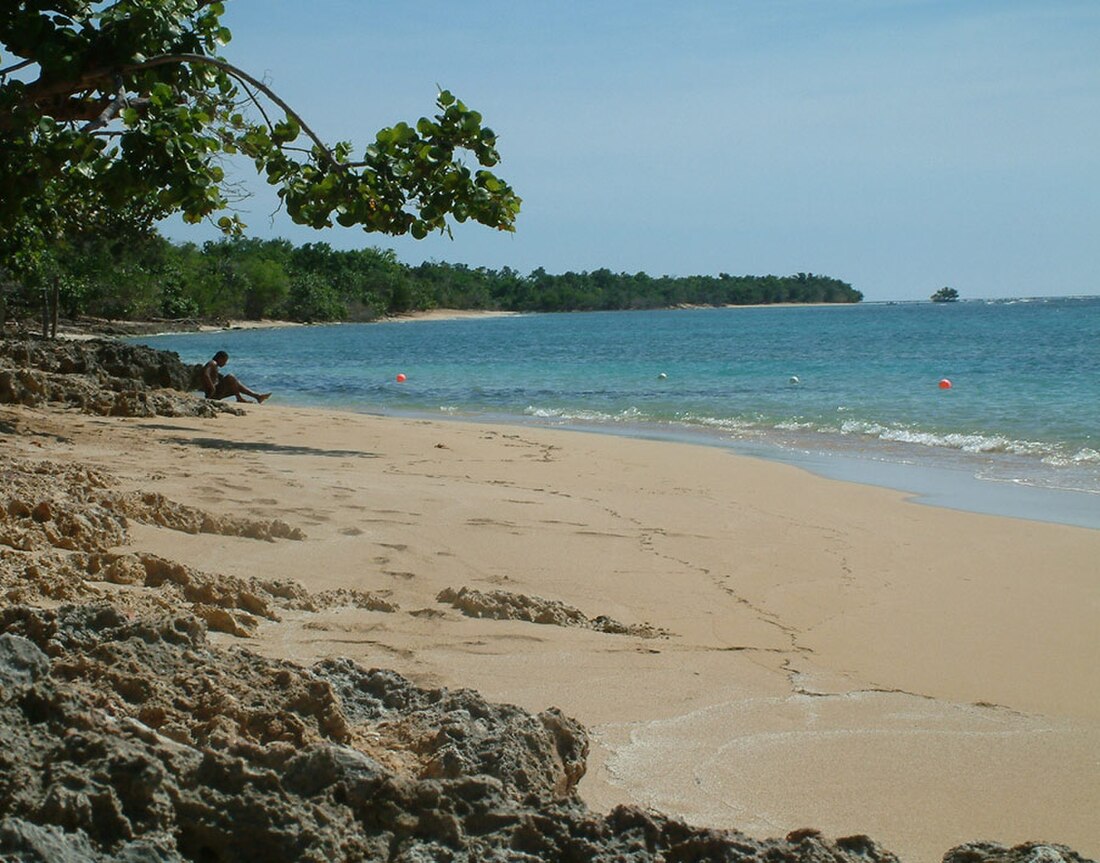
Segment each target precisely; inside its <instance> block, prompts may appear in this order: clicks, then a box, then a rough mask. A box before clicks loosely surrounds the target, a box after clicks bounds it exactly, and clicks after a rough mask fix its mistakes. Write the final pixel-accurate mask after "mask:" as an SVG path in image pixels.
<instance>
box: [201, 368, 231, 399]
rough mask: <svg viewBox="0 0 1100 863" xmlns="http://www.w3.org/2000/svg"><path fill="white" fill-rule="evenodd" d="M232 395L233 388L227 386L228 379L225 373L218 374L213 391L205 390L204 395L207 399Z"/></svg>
mask: <svg viewBox="0 0 1100 863" xmlns="http://www.w3.org/2000/svg"><path fill="white" fill-rule="evenodd" d="M231 395H233V390H232V389H231V388H230V386H229V381H228V379H227V376H226V375H222V374H219V375H218V385H217V387H215V389H214V391H213V392H210V390H207V391H206V397H207V398H208V399H224V398H225V397H226V396H231Z"/></svg>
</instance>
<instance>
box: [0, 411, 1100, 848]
mask: <svg viewBox="0 0 1100 863" xmlns="http://www.w3.org/2000/svg"><path fill="white" fill-rule="evenodd" d="M244 407H245V414H244V415H243V416H240V417H220V418H218V419H216V420H199V419H190V418H173V419H172V420H171V421H170V422H167V423H166V422H165V421H164V420H163V419H156V418H153V419H148V420H146V419H126V420H117V419H105V418H96V417H91V418H89V417H87V416H84V415H80V414H75V413H71V412H68V411H64V410H56V409H49V410H35V409H26V408H10V409H7V410H8V412H9V413H12V414H13V415H15V416H16V417H17V418H20V421H21V422H22V421H28V422H30V423H32V424H33V425H34V427H36V428H38V429H39V430H40V431H41V432H43V433H44V434H41V435H38V436H36V437H35V438H34V441H36V442H37V443H35V444H34V445H33V446H32V443H34V442H32V441H31V440H29V439H25V438H22V437H15V438H13V445H15V446H16V447H17V448H18V449H19V450H20V451H21V452H22V453H24V454H26V455H27V456H28V457H32V458H34V459H38V460H40V459H43V458H52V459H57V460H61V461H65V462H68V463H73V464H87V465H90V466H92V467H95V468H97V469H101V470H110V471H111V472H112V473H113V474H115V475H116V476H118V477H120V478H121V479H122V480H123V482H124V483H126V484H128V485H129V486H132V487H133V488H135V489H143V490H148V491H156V492H159V493H162V494H164V495H166V496H167V497H169V498H171V499H173V500H177V501H180V502H182V503H185V504H189V505H193V506H198V507H202V508H203V509H205V510H208V511H212V512H214V513H216V514H218V513H220V514H225V515H229V514H241V515H245V514H247V515H249V516H250V517H254V518H265V519H271V518H277V519H281V520H284V521H286V522H287V523H288V524H290V525H291V526H292V527H295V528H300V529H302V530H303V531H304V532H305V534H306V539H305V540H304V541H302V542H300V543H285V542H276V543H256V542H254V541H249V540H245V539H241V538H238V537H227V536H216V537H210V536H208V535H202V536H192V535H187V534H181V533H179V532H178V531H170V530H167V529H165V528H161V527H156V526H151V525H135V526H134V529H133V531H132V538H131V547H132V548H134V549H143V550H145V551H149V552H152V553H155V554H158V555H161V556H163V557H165V558H167V559H170V560H176V561H180V562H182V563H184V564H186V565H188V566H192V567H195V568H196V569H198V570H202V571H208V572H219V573H224V574H226V575H231V576H234V575H235V576H241V577H246V576H249V575H253V574H256V573H263V574H264V577H265V578H289V579H292V580H295V581H297V582H299V583H301V584H303V585H304V586H305V587H307V588H308V589H309V590H311V591H318V590H333V589H337V590H338V589H349V588H356V589H369V590H374V591H384V592H385V593H386V594H387V598H388V599H390V600H391V601H392V602H393V603H394V604H395V605H397V606H398V607H399V609H400V610H399V611H398V612H393V613H383V612H375V611H364V610H357V609H334V610H330V611H326V612H323V613H320V614H313V615H306V614H304V613H297V612H294V613H292V612H287V613H285V614H283V615H282V617H283V619H282V620H281V621H279V622H274V621H268V622H262V623H261V625H260V628H259V630H258V632H257V635H256V637H255V638H254V639H252V640H251V641H250V642H249V643H248V646H249V648H250V649H252V650H255V651H258V652H260V653H261V654H263V655H265V656H270V657H272V658H276V659H291V660H293V661H296V662H306V663H308V662H310V661H313V660H315V659H318V658H321V657H325V656H348V657H350V658H352V659H354V660H356V661H358V662H361V663H363V664H364V665H366V666H368V667H369V666H379V667H384V668H395V669H396V670H397V671H399V672H400V673H402V674H404V675H406V676H407V677H409V678H410V679H412V680H414V681H415V682H417V683H418V684H420V685H425V686H440V685H442V686H447V687H452V688H454V687H472V688H475V689H477V690H479V691H480V692H482V693H483V694H484V695H485V696H486V697H488V698H491V699H493V700H500V701H505V702H508V703H514V704H518V705H519V706H521V707H524V708H526V709H532V710H542V709H544V708H546V707H548V706H550V705H555V706H559V707H561V708H562V709H563V710H564V711H565V712H566V713H567V714H568V715H570V716H574V717H576V718H577V719H578V720H580V721H581V722H582V723H583V724H584V725H586V726H587V727H588V728H589V730H590V733H591V737H592V743H593V751H592V755H591V756H590V759H589V772H588V776H587V777H586V778H585V779H584V780H583V781H582V782H581V785H580V791H581V795H582V797H583V798H584V799H585V800H586V801H588V802H589V804H590V805H592V806H593V807H595V808H600V809H603V808H607V807H610V806H611V805H614V804H616V803H621V802H635V803H640V804H642V805H647V806H653V807H656V808H658V809H661V810H663V811H666V812H669V813H670V814H676V815H681V816H683V817H684V818H685V819H686V820H688V821H689V822H691V823H695V824H706V825H708V826H714V827H736V828H739V829H743V830H746V831H747V832H749V833H751V834H753V835H756V836H763V835H782V833H783V832H784V831H785V830H787V829H796V828H798V827H803V826H807V825H810V826H814V827H818V828H820V829H822V830H823V831H824V832H825V833H826V834H827V835H831V836H841V835H847V834H850V833H868V834H870V835H872V836H874V838H875V839H876V840H877V841H879V842H881V843H882V844H883V845H884V846H885V847H887V848H890V849H891V850H893V851H894V852H896V853H898V854H900V855H901V857H902V858H903V859H905V860H909V861H914V863H933V861H934V860H938V857H939V855H940V854H942V853H943V851H944V850H945V849H947V848H948V847H950V846H951V845H953V844H958V843H959V842H963V841H970V840H973V839H978V838H982V839H992V840H996V841H1000V842H1006V843H1015V842H1020V841H1024V840H1028V839H1038V840H1043V841H1059V842H1065V843H1067V844H1070V845H1072V846H1074V847H1076V848H1078V850H1079V851H1080V852H1081V853H1083V854H1086V855H1090V854H1091V855H1092V856H1095V855H1096V854H1097V852H1098V850H1100V832H1098V831H1097V829H1096V826H1095V824H1094V823H1093V819H1092V818H1091V815H1092V814H1093V813H1094V812H1095V811H1096V808H1097V807H1098V806H1100V783H1098V782H1097V781H1096V780H1097V778H1098V777H1097V771H1096V767H1095V764H1094V761H1095V759H1094V757H1093V755H1094V753H1095V751H1096V749H1097V746H1100V680H1098V679H1097V671H1096V667H1095V662H1094V661H1093V659H1094V657H1095V648H1096V644H1095V635H1094V627H1093V624H1094V619H1093V615H1094V612H1093V611H1092V609H1094V608H1095V605H1096V602H1097V587H1096V585H1095V576H1094V574H1093V573H1092V570H1093V569H1094V565H1095V561H1096V560H1098V559H1100V535H1098V534H1097V533H1096V532H1095V531H1089V530H1082V529H1077V528H1070V527H1063V526H1059V525H1050V524H1043V523H1039V522H1021V521H1015V520H1006V519H1004V518H999V517H991V516H983V515H976V514H970V513H959V512H954V511H948V510H942V509H939V508H933V507H918V506H913V505H912V504H911V503H909V502H907V501H906V499H905V496H904V495H902V494H900V493H897V492H893V491H887V490H884V489H881V488H875V487H871V486H865V485H857V484H853V483H847V482H839V481H836V480H830V479H822V478H819V477H816V476H814V475H812V474H810V473H808V472H806V471H804V470H802V469H799V468H796V467H793V466H790V465H783V464H777V463H774V462H766V461H763V460H760V459H755V458H746V457H743V456H737V455H736V454H731V453H729V452H723V451H721V450H719V449H717V448H708V447H700V446H696V445H691V444H683V443H674V442H668V441H652V440H644V439H638V438H611V437H609V436H607V435H599V434H586V433H583V432H579V431H572V430H570V431H565V430H555V429H545V428H538V427H531V426H523V427H519V426H509V425H501V424H494V423H484V422H466V421H461V422H452V421H441V420H440V421H437V420H428V419H408V418H395V417H388V416H376V415H369V414H356V413H343V412H337V411H330V410H318V409H308V408H296V407H289V406H281V405H278V404H271V403H268V404H265V405H264V406H262V407H259V406H254V405H253V406H248V405H246V406H244ZM464 587H465V588H469V589H471V590H478V591H482V592H484V593H490V592H492V591H504V592H506V593H507V594H509V595H511V596H514V597H526V598H527V599H528V600H530V599H531V598H533V597H543V598H546V599H551V600H555V601H559V602H562V603H565V604H566V605H568V606H571V607H573V608H577V609H580V610H581V611H583V612H584V614H585V615H587V617H588V618H590V619H595V618H597V617H599V616H601V615H606V616H607V617H608V618H611V619H614V620H616V621H621V622H622V623H624V624H628V625H639V626H640V625H642V624H646V625H648V626H650V627H653V628H655V629H657V630H663V631H664V632H665V633H667V634H666V635H664V636H663V637H662V636H658V637H645V636H642V635H615V634H607V633H603V632H596V631H592V630H591V629H583V628H580V629H578V628H570V627H566V626H553V625H540V624H536V623H531V622H527V621H524V620H519V619H494V618H492V617H487V616H482V617H471V616H467V615H465V614H462V613H460V612H459V611H458V610H456V609H455V608H452V607H450V606H449V605H447V604H446V603H443V602H441V601H440V600H439V599H438V596H439V593H440V591H441V590H443V589H444V588H451V589H454V590H458V589H459V588H464ZM211 638H212V640H216V641H221V642H222V643H225V644H230V643H234V644H239V643H240V642H239V641H238V640H236V639H233V638H232V637H230V636H226V635H216V636H211ZM914 812H919V813H920V815H919V816H918V817H914Z"/></svg>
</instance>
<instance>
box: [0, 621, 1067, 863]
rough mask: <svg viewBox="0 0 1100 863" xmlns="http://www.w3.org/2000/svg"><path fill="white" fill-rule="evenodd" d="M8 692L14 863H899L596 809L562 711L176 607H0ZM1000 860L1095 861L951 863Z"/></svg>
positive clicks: (3, 823)
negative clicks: (203, 618)
mask: <svg viewBox="0 0 1100 863" xmlns="http://www.w3.org/2000/svg"><path fill="white" fill-rule="evenodd" d="M0 694H2V697H0V858H2V859H5V860H9V859H10V860H35V861H47V860H48V861H57V860H61V861H67V860H84V861H87V860H91V861H101V863H106V861H120V863H121V861H139V860H140V861H178V860H203V861H244V860H265V861H273V863H284V861H285V863H291V861H353V860H401V861H439V860H447V861H461V863H466V861H469V863H472V861H532V863H534V861H545V860H562V861H578V863H579V861H597V863H611V861H616V863H621V861H627V863H656V861H739V863H897V858H895V857H894V855H892V854H891V853H889V852H888V851H885V850H884V849H882V848H881V847H880V846H878V845H877V844H876V843H875V842H873V841H872V840H870V839H868V838H867V837H865V836H853V837H847V838H842V839H838V840H836V841H835V842H832V841H829V840H827V839H825V838H824V837H823V836H822V835H821V834H820V833H818V832H817V831H814V830H801V831H796V832H794V833H791V834H788V836H787V837H785V838H783V839H769V840H754V839H750V838H749V837H747V836H745V835H743V834H740V833H737V832H736V831H727V830H708V829H703V828H696V827H692V826H689V825H687V824H684V823H683V822H681V821H678V820H676V819H672V818H668V817H666V816H663V815H661V814H659V813H655V812H650V811H645V810H642V809H639V808H637V807H628V806H624V807H618V808H616V809H614V810H612V811H611V812H610V813H608V814H606V815H601V814H599V813H594V812H592V811H591V810H589V809H588V808H587V807H586V806H585V805H584V803H583V802H582V801H581V800H580V799H579V797H578V796H577V794H576V791H575V788H576V782H577V780H578V779H579V778H580V776H581V775H583V771H584V757H585V753H586V749H587V741H586V736H585V733H584V730H583V729H582V728H581V727H580V726H579V725H578V724H577V723H576V722H574V721H573V720H570V719H568V718H567V717H565V716H563V715H562V714H561V713H560V711H556V710H548V711H545V712H544V713H542V714H540V715H539V716H537V717H536V716H532V715H531V714H529V713H526V712H525V711H523V710H520V709H519V708H516V707H512V706H509V705H501V704H491V703H488V702H486V701H485V700H484V699H483V698H482V697H481V696H479V695H478V694H477V693H475V692H472V691H469V690H460V691H455V692H451V691H448V690H445V689H434V690H427V689H421V688H418V687H416V686H414V685H413V684H412V683H410V682H409V681H408V680H405V679H404V678H402V677H400V676H399V675H397V674H395V673H394V672H392V671H381V670H377V669H373V670H368V669H364V668H362V667H360V666H358V665H355V664H354V663H352V662H351V661H349V660H346V659H341V660H329V661H325V662H321V663H318V664H317V665H316V666H314V667H313V668H312V669H305V668H302V667H299V666H296V665H294V664H292V663H288V662H278V661H275V660H270V659H264V658H262V657H258V656H255V655H253V654H250V653H248V652H246V651H242V650H233V651H225V650H218V649H215V648H214V647H212V646H211V645H209V644H208V643H207V641H206V638H205V631H204V627H203V626H202V624H201V623H200V622H199V621H198V620H196V619H195V618H194V617H191V616H188V615H180V614H178V613H172V612H166V613H163V614H159V615H157V614H146V615H128V614H124V613H122V612H120V611H119V610H118V609H115V608H113V607H111V606H110V605H100V604H94V605H88V604H85V605H81V606H72V607H63V608H60V609H57V610H47V609H35V608H30V607H27V606H9V607H6V608H0ZM998 855H1000V856H998ZM1055 855H1057V856H1055ZM1002 861H1003V863H1059V861H1062V863H1085V861H1083V860H1082V858H1081V857H1080V856H1079V855H1076V854H1074V853H1073V852H1072V851H1070V850H1069V849H1065V848H1062V847H1060V846H1049V845H1046V846H1037V845H1033V846H1020V848H1018V849H1012V850H1011V851H1009V852H1007V854H1006V852H1005V849H1003V848H1001V847H1000V846H992V845H975V846H964V847H962V848H960V849H956V850H955V851H954V852H951V853H949V855H948V857H947V863H1002Z"/></svg>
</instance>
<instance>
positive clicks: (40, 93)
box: [26, 54, 346, 171]
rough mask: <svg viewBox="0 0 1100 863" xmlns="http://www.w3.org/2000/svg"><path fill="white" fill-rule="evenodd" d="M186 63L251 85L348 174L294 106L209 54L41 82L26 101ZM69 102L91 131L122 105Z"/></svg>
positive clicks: (166, 57) (68, 113)
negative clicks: (218, 71) (103, 116)
mask: <svg viewBox="0 0 1100 863" xmlns="http://www.w3.org/2000/svg"><path fill="white" fill-rule="evenodd" d="M182 63H196V64H199V65H203V66H213V67H214V68H216V69H221V70H222V71H223V72H225V73H227V74H228V75H231V76H232V77H233V78H236V79H237V80H238V81H241V82H242V83H247V84H250V85H251V86H253V87H255V88H256V89H257V90H259V91H260V92H261V93H263V94H264V95H265V96H267V98H269V99H270V100H271V101H272V102H274V103H275V104H276V105H278V106H279V107H280V108H281V109H282V110H283V111H284V112H285V113H286V115H287V116H288V117H290V118H292V119H293V120H294V122H296V123H297V124H298V127H299V128H300V129H301V130H302V132H304V133H305V135H306V136H307V137H308V138H309V139H310V140H311V141H313V143H314V144H315V145H316V146H317V148H318V149H319V150H320V151H321V152H322V153H323V154H324V156H325V158H326V159H327V160H328V162H329V164H331V165H332V166H333V167H334V168H336V169H337V170H339V171H343V170H345V168H346V166H345V165H344V164H343V163H341V162H338V161H337V160H336V158H335V157H334V156H333V155H332V150H330V149H329V147H328V145H327V144H325V142H324V141H322V140H321V138H320V137H319V136H318V135H317V133H316V132H314V131H313V129H311V128H310V126H309V124H308V123H306V121H305V120H304V119H302V116H301V115H300V114H299V113H298V112H297V111H295V110H294V109H293V108H291V107H290V105H288V104H287V103H286V102H285V101H284V100H283V99H282V98H281V97H280V96H279V95H278V94H277V93H276V92H275V91H274V90H272V89H271V88H270V87H268V86H267V85H266V84H264V83H263V81H260V80H259V79H258V78H255V77H254V76H252V75H250V74H249V73H248V72H245V71H244V70H243V69H240V68H238V67H237V66H234V65H233V64H232V63H229V62H227V61H225V60H222V59H220V58H218V57H207V56H206V55H205V54H161V55H160V56H157V57H151V58H149V59H148V60H145V61H144V62H141V63H130V64H127V65H125V66H121V67H117V68H115V69H95V70H92V71H89V72H85V73H84V74H83V75H81V76H80V77H79V78H77V79H75V80H71V81H54V82H49V83H47V82H44V81H42V79H39V80H38V81H35V82H34V83H32V84H30V85H29V86H28V87H27V89H26V99H27V101H29V102H32V103H35V104H40V103H41V102H43V101H45V100H46V99H49V98H51V97H56V96H70V95H72V94H74V93H78V92H81V91H89V90H96V89H103V88H102V85H101V82H103V81H104V79H107V78H113V77H116V76H119V75H122V74H131V73H134V72H143V71H145V70H146V69H155V68H157V67H159V66H170V65H174V64H182ZM97 85H98V86H97ZM69 101H70V106H69V107H67V109H66V110H65V111H64V112H62V113H63V115H64V118H65V119H69V120H73V119H76V120H88V121H90V123H89V125H90V127H91V129H96V128H99V126H100V125H103V124H99V125H94V124H96V123H98V119H99V117H100V116H102V115H101V114H100V113H98V112H103V113H104V114H107V113H108V112H111V110H112V106H115V105H116V103H117V101H118V97H117V96H116V97H115V98H113V99H111V100H110V101H109V102H108V103H107V104H106V105H104V103H103V102H102V101H97V102H95V103H94V104H93V105H92V106H91V107H88V105H87V103H84V107H81V108H78V107H76V104H79V103H74V102H73V101H72V100H69ZM253 101H255V97H253ZM55 107H59V106H55ZM118 107H121V106H117V107H114V113H117V110H118ZM93 111H96V112H97V113H93ZM114 113H110V114H109V115H108V117H107V121H109V120H110V119H111V118H112V117H113V116H114Z"/></svg>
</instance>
